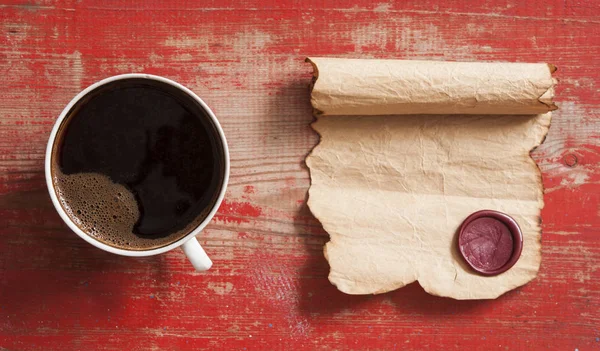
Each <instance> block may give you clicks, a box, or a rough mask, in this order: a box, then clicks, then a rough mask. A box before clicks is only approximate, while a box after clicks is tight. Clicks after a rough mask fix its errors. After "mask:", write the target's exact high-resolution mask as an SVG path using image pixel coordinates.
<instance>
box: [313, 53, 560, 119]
mask: <svg viewBox="0 0 600 351" xmlns="http://www.w3.org/2000/svg"><path fill="white" fill-rule="evenodd" d="M307 61H308V62H311V63H312V64H313V67H314V70H315V77H318V79H317V80H316V82H315V84H314V89H313V92H312V96H311V102H312V105H313V107H314V108H315V110H317V114H323V115H394V114H494V115H504V114H539V113H545V112H548V111H552V110H555V109H556V106H555V105H554V103H553V102H552V97H553V95H554V84H555V82H556V81H555V80H554V79H553V78H552V73H553V72H554V71H555V69H556V68H555V67H554V66H552V65H548V64H545V63H502V62H492V63H483V62H440V61H405V60H358V59H339V58H322V57H315V58H313V57H311V58H308V59H307Z"/></svg>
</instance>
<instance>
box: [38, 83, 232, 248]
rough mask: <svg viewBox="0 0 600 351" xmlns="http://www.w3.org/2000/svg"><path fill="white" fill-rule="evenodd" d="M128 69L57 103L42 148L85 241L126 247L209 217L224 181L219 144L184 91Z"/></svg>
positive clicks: (154, 244)
mask: <svg viewBox="0 0 600 351" xmlns="http://www.w3.org/2000/svg"><path fill="white" fill-rule="evenodd" d="M126 76H127V77H125V76H121V77H119V76H117V77H113V78H112V79H111V78H109V79H107V80H105V81H102V82H99V83H96V84H95V85H92V86H91V87H90V88H88V89H86V90H84V92H82V93H81V94H80V95H79V96H78V97H76V98H75V99H74V100H73V101H72V102H71V104H70V105H69V106H68V107H67V108H65V111H63V114H62V115H61V117H60V118H59V122H57V124H58V123H60V124H58V127H55V129H56V134H55V135H54V134H53V137H54V138H53V137H52V136H51V142H52V146H51V152H50V154H49V156H47V157H50V160H49V163H50V166H49V169H50V177H51V182H52V189H50V191H51V192H54V195H55V196H56V201H55V205H57V204H56V202H58V203H59V204H60V207H61V208H62V210H63V211H64V213H65V214H66V216H67V217H68V219H69V221H70V222H72V223H71V224H73V225H75V226H76V227H77V228H78V229H79V230H80V231H81V232H83V233H84V234H85V235H86V236H88V237H89V238H92V239H93V240H92V241H97V242H100V243H102V244H105V245H108V246H110V247H112V248H116V249H120V250H126V251H148V250H155V249H160V248H166V247H167V246H171V245H173V244H175V243H178V242H180V241H184V240H182V239H184V238H185V237H186V236H188V235H190V234H191V233H197V231H199V230H201V229H202V227H203V226H204V225H205V224H206V223H207V222H208V221H209V220H210V219H211V218H212V215H213V214H214V212H215V211H216V208H217V207H218V205H219V203H220V201H221V199H222V197H223V194H224V192H225V187H226V183H227V178H228V177H227V175H228V159H227V157H228V156H227V145H226V141H225V138H224V135H223V133H222V130H221V127H220V125H219V123H218V121H217V120H216V118H215V117H214V115H213V114H212V112H211V111H210V109H209V108H208V107H207V106H206V105H205V104H204V103H203V102H202V101H201V100H200V99H199V98H198V97H197V96H195V95H194V94H193V93H192V92H191V91H189V90H187V89H186V88H184V87H183V86H181V85H179V84H177V83H175V82H172V81H169V80H167V79H164V78H160V77H155V76H147V75H143V77H140V76H139V75H126ZM61 118H62V120H61ZM47 163H48V160H47ZM47 170H48V165H47ZM49 182H50V181H49ZM57 207H58V206H57ZM59 212H60V211H59ZM61 215H62V214H61ZM63 219H65V221H67V219H66V218H64V215H63ZM67 224H70V223H69V222H68V221H67ZM71 224H70V225H71ZM73 229H74V228H73ZM74 230H75V229H74ZM76 232H77V231H76ZM78 234H80V233H78ZM80 235H81V234H80ZM84 239H86V238H85V237H84ZM86 240H87V239H86ZM87 241H90V240H87ZM92 241H90V242H92ZM92 243H94V242H92ZM94 244H96V243H94ZM175 246H178V245H175ZM117 253H118V252H117Z"/></svg>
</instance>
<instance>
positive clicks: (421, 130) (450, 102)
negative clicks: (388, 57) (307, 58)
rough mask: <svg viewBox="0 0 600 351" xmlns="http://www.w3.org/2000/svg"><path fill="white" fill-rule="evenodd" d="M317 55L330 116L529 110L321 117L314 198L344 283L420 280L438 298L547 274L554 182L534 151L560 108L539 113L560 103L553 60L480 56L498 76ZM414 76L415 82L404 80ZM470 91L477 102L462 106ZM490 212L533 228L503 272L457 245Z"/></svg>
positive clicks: (373, 288) (322, 102)
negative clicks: (547, 220) (464, 228)
mask: <svg viewBox="0 0 600 351" xmlns="http://www.w3.org/2000/svg"><path fill="white" fill-rule="evenodd" d="M311 61H312V62H313V64H314V65H315V66H316V67H315V70H318V79H317V80H316V82H315V84H314V88H313V92H312V103H313V107H314V108H315V109H316V110H318V111H320V113H321V114H323V115H332V114H337V113H356V114H373V113H369V112H375V111H376V112H378V113H403V112H406V111H410V113H416V112H424V111H427V112H432V113H444V112H445V113H470V112H473V111H488V112H490V113H494V112H497V111H496V110H495V107H494V106H497V107H498V109H499V110H501V111H503V112H504V113H512V112H514V113H518V112H520V113H526V114H529V115H501V116H489V115H464V114H463V115H447V114H444V115H404V116H398V115H395V116H373V115H371V116H366V117H365V116H330V117H325V116H321V117H319V118H318V121H317V122H316V123H315V124H314V125H313V127H314V129H315V130H316V131H317V132H318V133H319V134H320V135H321V142H320V144H319V145H318V146H317V147H316V148H315V149H314V150H313V152H312V153H311V155H309V157H308V158H307V160H306V162H307V164H308V166H309V168H310V173H311V179H312V184H311V187H310V190H309V201H308V205H309V207H310V209H311V211H312V212H313V214H314V215H315V216H316V217H317V218H318V219H319V220H320V221H321V223H322V224H323V227H324V228H325V230H326V231H327V232H328V233H329V234H330V242H329V243H327V244H326V246H325V256H326V258H327V260H328V261H329V264H330V266H331V271H330V275H329V280H330V281H331V282H332V283H333V284H334V285H335V286H337V288H338V289H339V290H341V291H343V292H345V293H348V294H371V293H374V294H377V293H383V292H387V291H390V290H394V289H397V288H400V287H403V286H405V285H406V284H409V283H411V282H414V281H418V282H419V283H420V284H421V286H423V288H424V289H425V290H426V291H427V292H429V293H431V294H434V295H439V296H448V297H452V298H455V299H486V298H496V297H497V296H499V295H501V294H502V293H504V292H506V291H508V290H511V289H513V288H515V287H518V286H521V285H523V284H525V283H527V282H529V281H530V280H532V279H533V278H534V277H535V276H536V274H537V272H538V269H539V266H540V262H541V255H540V249H541V245H540V237H541V228H540V211H541V208H542V207H543V189H542V183H541V174H540V171H539V169H538V167H537V166H536V164H535V162H534V161H533V160H532V159H531V158H530V156H529V152H530V150H532V149H533V148H535V147H536V146H537V145H539V144H540V143H541V142H542V141H543V139H544V137H545V135H546V133H547V131H548V128H549V125H550V119H551V116H550V113H546V114H539V115H531V113H539V112H546V111H548V110H551V109H554V108H555V107H554V104H553V103H552V102H551V99H552V91H553V89H552V86H553V84H554V81H553V79H552V77H551V71H553V69H554V68H553V67H552V66H548V65H545V64H499V63H493V64H484V63H479V64H476V66H478V67H479V71H480V72H481V74H484V72H487V77H488V78H487V79H486V78H485V77H483V76H479V75H473V74H470V73H469V74H466V71H465V69H464V68H461V69H457V68H456V67H457V64H456V63H441V62H426V61H425V62H424V61H419V62H414V61H409V62H406V61H387V62H384V61H371V60H342V59H322V58H320V59H311ZM461 65H466V64H459V66H461ZM487 65H489V66H487ZM407 67H410V69H411V70H412V71H411V72H408V73H407V72H404V70H406V69H407ZM416 72H420V73H419V74H417V73H416ZM453 72H454V73H453ZM497 72H503V73H502V79H500V83H498V82H497V81H496V80H495V77H496V76H497ZM510 72H515V76H514V77H512V78H511V76H510V75H511V74H510ZM463 74H465V75H463ZM405 76H411V77H413V78H411V79H413V80H412V81H411V83H410V85H409V84H408V83H407V82H398V81H397V79H395V78H394V77H405ZM465 76H468V77H471V78H469V79H465V78H464V77H465ZM523 77H529V78H527V79H525V80H524V79H523ZM377 82H379V83H378V84H376V83H377ZM402 87H404V88H402ZM429 92H432V94H433V97H432V99H433V100H435V101H436V104H437V105H436V106H438V107H437V108H435V109H434V108H432V107H431V106H427V103H426V102H427V94H429ZM440 92H444V93H440ZM537 94H539V95H537ZM458 97H460V98H458ZM470 98H474V99H475V100H474V101H476V103H475V104H463V103H462V102H461V101H473V100H472V99H470ZM410 101H416V102H415V104H411V103H410ZM540 101H543V102H540ZM348 106H353V108H349V107H348ZM503 106H508V107H503ZM519 106H520V107H519ZM384 107H385V108H384ZM482 209H491V210H498V211H502V212H505V213H507V214H509V215H510V216H512V217H513V218H514V219H515V220H516V221H517V222H518V224H519V225H520V227H521V230H522V231H523V235H524V246H523V253H522V255H521V258H520V259H519V261H518V262H517V263H516V264H515V266H513V267H512V268H511V269H510V270H508V271H507V272H505V273H503V274H500V275H498V276H494V277H484V276H480V275H478V274H476V273H474V272H473V271H471V270H470V269H469V268H468V267H467V266H466V264H465V263H464V262H463V261H462V258H461V257H460V254H459V253H458V251H457V250H456V241H455V240H456V231H457V229H458V228H459V226H460V224H461V223H462V221H463V220H464V219H465V218H466V217H467V216H468V215H469V214H471V213H472V212H475V211H478V210H482Z"/></svg>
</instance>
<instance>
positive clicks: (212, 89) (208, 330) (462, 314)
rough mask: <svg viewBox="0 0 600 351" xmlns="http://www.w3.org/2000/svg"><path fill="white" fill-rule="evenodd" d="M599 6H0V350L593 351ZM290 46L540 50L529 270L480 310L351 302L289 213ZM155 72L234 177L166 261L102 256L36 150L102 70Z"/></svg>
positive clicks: (408, 301)
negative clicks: (533, 247) (47, 179)
mask: <svg viewBox="0 0 600 351" xmlns="http://www.w3.org/2000/svg"><path fill="white" fill-rule="evenodd" d="M599 24H600V6H598V3H597V2H596V1H594V0H581V1H570V0H566V1H558V0H549V1H537V0H536V1H527V2H519V1H516V0H498V1H492V0H488V1H483V0H482V1H477V2H470V1H459V0H456V1H448V2H447V3H446V4H443V5H442V4H437V3H435V2H429V1H406V2H397V3H396V2H386V1H384V0H382V1H381V2H372V1H367V0H355V1H341V0H332V1H327V2H323V1H316V0H307V1H294V0H285V1H275V0H244V1H238V2H234V1H216V0H214V1H204V2H202V3H196V2H187V1H184V0H173V1H168V2H162V1H144V2H136V1H128V0H118V1H94V2H86V1H84V2H78V1H36V2H31V3H23V2H20V1H13V0H9V1H5V2H3V4H1V5H0V30H1V35H0V69H1V70H2V75H0V82H1V85H0V86H2V88H0V89H1V94H0V252H1V255H0V348H6V349H9V350H17V349H19V350H20V349H27V350H65V349H82V348H93V349H98V350H110V349H119V350H123V349H130V350H137V349H161V350H171V349H173V350H179V349H185V348H193V349H201V348H206V349H220V348H226V349H244V348H245V349H259V350H260V349H327V350H331V349H343V350H346V349H389V350H393V349H423V348H434V349H435V348H440V347H441V345H444V348H445V349H466V348H470V349H482V350H488V349H548V348H550V349H571V350H574V349H578V350H591V349H598V348H600V330H599V327H598V326H599V325H600V320H599V319H600V317H599V314H598V310H599V308H600V285H599V284H600V279H599V278H600V241H598V235H600V219H599V210H600V195H599V194H600V185H599V184H600V170H599V167H598V165H599V163H600V122H599V121H600V115H599V112H598V107H600V94H598V88H597V87H598V86H599V83H600V81H599V78H600V75H599V74H598V71H597V67H596V62H597V57H599V56H600V26H599ZM307 55H331V56H342V57H363V58H365V57H378V58H413V59H436V60H467V61H472V60H483V61H486V60H487V61H520V62H551V63H554V64H556V65H557V66H558V67H559V71H558V72H557V76H558V77H559V79H560V85H559V88H558V90H557V93H558V97H557V100H558V101H559V104H560V107H561V109H560V110H559V111H558V112H556V113H555V114H554V120H553V125H552V128H551V131H550V134H549V135H548V138H547V140H546V142H545V143H544V144H543V145H542V146H541V147H540V148H538V149H537V150H536V151H535V152H534V156H535V159H536V160H537V162H538V164H539V165H540V167H541V169H542V171H543V173H544V184H545V186H546V187H547V190H546V196H545V202H546V208H545V209H544V211H543V221H544V222H543V228H544V234H543V262H542V268H541V271H540V274H539V277H538V278H537V279H536V280H535V281H533V282H532V283H530V284H528V285H527V286H525V287H523V288H521V289H517V290H515V291H512V292H510V293H508V294H506V295H504V296H503V297H501V298H499V299H498V300H494V301H459V302H457V301H453V300H448V299H441V298H436V297H432V296H429V295H427V294H426V293H424V292H423V291H422V289H421V288H420V287H418V285H411V286H409V287H406V288H404V289H400V290H398V291H396V292H392V293H389V294H384V295H379V296H348V295H344V294H342V293H340V292H338V291H337V290H336V289H335V287H333V286H331V285H330V284H329V282H328V281H327V278H326V277H327V273H328V266H327V262H326V261H325V259H324V258H323V256H322V245H323V244H324V242H326V241H327V234H326V233H325V232H324V231H323V230H322V228H321V226H320V224H319V223H318V222H317V221H316V220H315V219H314V218H313V217H312V215H311V214H310V212H309V211H308V209H307V208H306V205H305V200H306V190H307V189H308V186H309V178H308V171H307V169H306V166H305V165H304V163H303V160H304V157H305V156H306V154H307V153H308V152H309V151H310V150H311V149H312V147H314V145H316V143H317V142H318V136H317V135H316V134H315V133H314V132H313V131H312V130H311V128H310V126H309V124H310V122H311V121H312V116H311V109H310V104H309V93H308V84H309V81H310V76H311V69H310V67H308V66H307V65H306V64H304V63H303V59H304V57H305V56H307ZM126 72H147V73H153V74H159V75H163V76H166V77H169V78H172V79H175V80H177V81H179V82H181V83H183V84H184V85H187V86H188V87H190V88H191V89H192V90H194V91H195V92H196V93H198V94H199V95H200V96H201V97H202V98H203V99H205V101H206V102H207V103H208V104H209V105H210V106H211V107H212V108H213V109H214V111H215V113H216V114H217V116H218V118H219V120H220V121H221V122H222V124H223V127H224V129H225V133H226V135H227V137H228V139H229V143H230V148H231V155H232V174H231V186H230V187H229V189H228V193H227V196H226V201H225V202H224V204H223V206H221V208H220V210H219V213H218V215H217V216H216V217H215V220H214V221H213V222H212V223H211V225H210V226H209V228H208V229H207V230H206V231H205V232H204V233H203V235H202V236H201V237H200V239H201V241H202V243H203V244H204V245H205V246H206V250H207V251H208V252H209V254H211V256H212V258H213V260H214V261H215V266H214V268H213V269H212V270H211V271H209V272H206V273H202V274H199V273H195V272H192V270H191V266H190V265H189V263H188V262H187V261H186V259H185V257H184V255H183V254H182V252H180V251H178V250H175V251H173V252H170V253H168V254H166V255H161V256H158V257H150V258H144V259H132V258H123V257H117V256H113V255H110V254H107V253H104V252H101V251H99V250H97V249H95V248H93V247H91V246H90V245H88V244H87V243H85V242H83V241H82V240H81V239H79V238H77V237H76V236H75V235H74V234H73V233H71V232H70V231H69V230H68V228H66V226H65V225H64V224H62V222H61V220H60V218H59V217H58V216H57V214H56V213H55V211H54V210H53V208H52V205H51V203H50V200H49V198H48V196H47V194H46V190H45V184H44V176H43V157H44V149H45V143H46V140H47V138H48V134H49V131H50V129H51V127H52V124H53V123H54V120H55V119H56V117H57V115H58V114H59V113H60V111H61V110H62V108H63V107H64V106H65V105H66V104H67V102H68V101H69V100H70V99H71V98H72V97H73V96H74V95H75V94H76V93H77V92H78V91H80V90H81V89H83V88H84V87H86V86H87V85H89V84H91V83H93V82H94V81H97V80H99V79H101V78H104V77H107V76H110V75H114V74H118V73H126Z"/></svg>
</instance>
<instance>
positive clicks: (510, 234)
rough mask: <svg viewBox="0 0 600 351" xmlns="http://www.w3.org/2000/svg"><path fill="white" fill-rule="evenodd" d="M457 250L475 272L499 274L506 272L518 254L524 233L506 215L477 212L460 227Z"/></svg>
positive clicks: (486, 211) (494, 212) (490, 211)
mask: <svg viewBox="0 0 600 351" xmlns="http://www.w3.org/2000/svg"><path fill="white" fill-rule="evenodd" d="M458 250H459V251H460V253H461V255H462V256H463V258H464V259H465V261H466V262H467V263H468V264H469V266H471V268H473V269H474V270H475V271H477V272H479V273H481V274H483V275H498V274H500V273H503V272H506V271H507V270H508V269H509V268H510V267H512V266H513V265H514V264H515V263H516V262H517V260H518V259H519V257H520V256H521V251H523V233H521V228H519V225H518V224H517V222H515V220H514V219H512V218H511V217H510V216H508V215H507V214H504V213H502V212H498V211H492V210H483V211H478V212H475V213H473V214H472V215H470V216H469V217H467V219H465V221H464V222H463V224H462V225H461V226H460V231H459V234H458Z"/></svg>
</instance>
